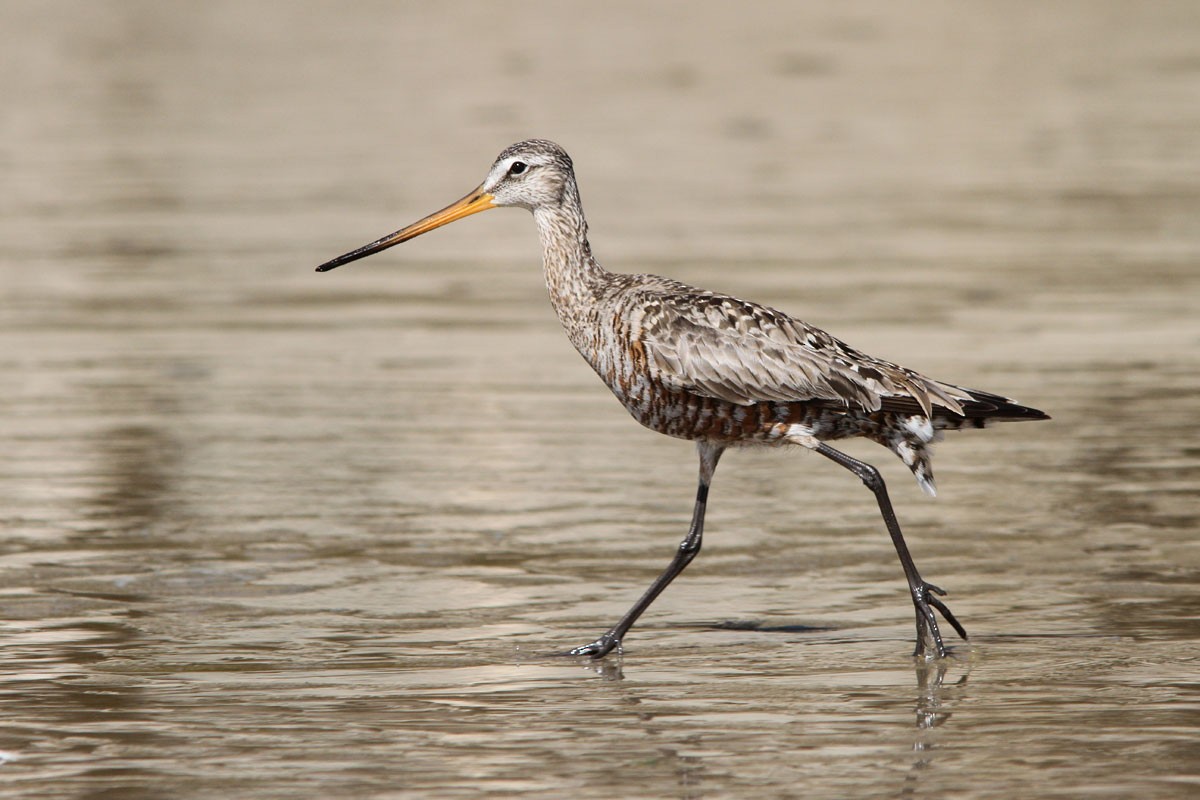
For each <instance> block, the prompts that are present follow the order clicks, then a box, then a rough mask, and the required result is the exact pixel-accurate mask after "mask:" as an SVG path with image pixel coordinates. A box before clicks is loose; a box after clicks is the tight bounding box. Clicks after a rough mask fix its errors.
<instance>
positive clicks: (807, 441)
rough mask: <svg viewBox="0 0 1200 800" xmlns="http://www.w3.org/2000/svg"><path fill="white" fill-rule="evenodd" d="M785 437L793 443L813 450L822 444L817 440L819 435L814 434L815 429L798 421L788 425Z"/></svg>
mask: <svg viewBox="0 0 1200 800" xmlns="http://www.w3.org/2000/svg"><path fill="white" fill-rule="evenodd" d="M784 438H785V439H787V440H788V441H789V442H791V443H793V444H799V445H804V446H805V447H807V448H809V449H811V450H816V449H817V445H818V444H820V442H818V441H817V437H815V436H813V429H812V428H810V427H808V426H807V425H801V424H800V423H798V422H794V423H792V424H791V425H788V426H787V433H785V434H784Z"/></svg>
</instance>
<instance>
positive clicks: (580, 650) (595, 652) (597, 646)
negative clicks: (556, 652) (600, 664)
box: [567, 631, 621, 659]
mask: <svg viewBox="0 0 1200 800" xmlns="http://www.w3.org/2000/svg"><path fill="white" fill-rule="evenodd" d="M614 648H615V649H616V651H617V653H620V652H621V640H620V639H618V638H617V637H616V636H614V635H613V632H612V631H609V632H608V633H606V634H604V635H603V636H601V637H600V638H599V639H597V640H596V641H594V642H592V643H590V644H585V645H583V646H581V647H576V648H575V649H574V650H571V651H569V652H568V653H567V655H569V656H587V657H588V658H591V659H601V658H604V657H605V656H606V655H608V654H609V653H611V652H612V651H613V649H614Z"/></svg>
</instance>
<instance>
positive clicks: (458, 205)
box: [317, 187, 496, 272]
mask: <svg viewBox="0 0 1200 800" xmlns="http://www.w3.org/2000/svg"><path fill="white" fill-rule="evenodd" d="M494 199H495V198H494V197H493V196H492V195H491V194H489V193H487V192H485V191H483V188H482V187H480V188H478V189H476V190H475V191H473V192H471V193H470V194H468V195H467V196H466V197H464V198H462V199H461V200H456V201H454V202H453V203H451V204H450V205H448V206H446V207H445V208H443V209H442V210H441V211H435V212H434V213H432V214H430V215H429V216H428V217H425V218H424V219H421V220H417V221H416V222H414V223H413V224H412V225H409V226H408V227H407V228H401V229H400V230H398V231H396V232H395V233H389V234H388V235H387V236H384V237H383V238H382V239H377V240H376V241H374V242H371V243H370V244H365V245H363V246H362V247H360V248H358V249H357V250H351V251H350V252H349V253H346V254H345V255H340V256H338V257H337V258H334V259H331V260H329V261H326V262H325V263H324V264H322V265H321V266H319V267H317V272H328V271H329V270H331V269H334V268H336V267H340V266H342V265H343V264H349V263H350V262H351V261H358V260H359V259H360V258H366V257H367V256H369V255H371V254H372V253H378V252H379V251H380V250H386V249H388V248H389V247H392V246H394V245H398V244H400V243H401V242H407V241H408V240H409V239H412V238H414V237H417V236H420V235H421V234H422V233H427V232H429V231H431V230H433V229H434V228H440V227H442V226H443V225H446V224H448V223H451V222H454V220H456V219H462V218H463V217H469V216H470V215H472V214H478V213H479V212H480V211H487V210H488V209H489V208H496V205H495V204H494V203H493V202H492V201H493V200H494Z"/></svg>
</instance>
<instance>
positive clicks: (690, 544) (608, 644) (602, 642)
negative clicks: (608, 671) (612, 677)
mask: <svg viewBox="0 0 1200 800" xmlns="http://www.w3.org/2000/svg"><path fill="white" fill-rule="evenodd" d="M696 449H697V450H699V452H700V485H699V486H698V487H697V489H696V507H695V509H694V510H693V511H692V524H691V526H690V527H689V528H688V533H687V536H685V537H684V539H683V541H682V542H680V543H679V547H678V549H676V551H675V557H674V558H672V559H671V563H670V564H669V565H667V568H666V570H665V571H664V572H663V574H661V575H659V576H658V578H657V579H656V580H655V581H654V583H652V584H650V588H649V589H647V590H646V593H645V594H643V595H642V597H641V599H640V600H638V601H637V602H636V603H634V604H633V608H631V609H629V611H627V612H625V616H623V617H621V620H620V621H619V622H618V623H617V624H616V625H614V626H613V627H612V628H610V629H609V630H608V631H607V632H605V633H604V635H603V636H601V637H600V638H599V639H597V640H596V641H594V642H592V643H590V644H585V645H583V646H582V647H576V648H575V649H574V650H572V651H571V652H570V653H568V655H572V656H591V657H592V658H603V657H604V656H606V655H608V653H609V652H611V651H612V649H613V648H614V647H620V646H621V640H622V639H624V638H625V634H626V633H628V631H629V629H630V628H631V627H633V623H635V622H637V619H638V617H640V616H641V615H642V612H643V611H645V610H646V609H647V608H649V607H650V604H651V603H653V602H654V599H655V598H656V597H658V596H659V595H660V594H662V591H663V589H666V588H667V585H668V584H669V583H670V582H671V581H673V580H675V577H676V576H677V575H678V574H679V573H681V572H683V570H684V568H685V567H687V565H688V564H690V563H692V559H694V558H695V557H696V554H697V553H699V552H700V544H701V540H702V539H703V538H704V508H705V506H706V505H707V503H708V486H709V484H710V483H712V476H713V472H714V471H715V470H716V468H717V461H718V460H719V459H720V458H721V453H723V452H724V451H725V448H723V447H718V446H717V445H714V444H709V443H708V442H697V444H696Z"/></svg>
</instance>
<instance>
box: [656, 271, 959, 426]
mask: <svg viewBox="0 0 1200 800" xmlns="http://www.w3.org/2000/svg"><path fill="white" fill-rule="evenodd" d="M681 289H685V290H686V291H680V290H681ZM636 302H638V303H639V305H640V306H641V308H640V312H641V313H639V314H637V315H636V316H637V317H638V318H639V319H640V321H641V324H640V326H639V329H638V330H637V331H636V332H635V335H637V336H638V337H639V338H640V340H641V343H642V345H643V347H644V348H645V351H646V354H647V356H648V357H649V360H650V362H651V363H652V365H653V367H654V368H655V369H656V371H657V373H658V377H659V379H660V380H663V381H664V382H666V383H667V384H668V385H670V386H672V387H674V388H677V389H685V390H687V391H690V392H692V393H694V394H699V395H703V396H707V397H713V398H717V399H720V400H725V401H727V402H730V403H736V404H738V405H750V404H752V403H756V402H761V401H781V402H802V401H819V400H824V401H831V402H834V403H838V404H841V405H844V406H847V407H854V408H859V409H863V410H866V411H876V410H878V409H880V408H881V407H883V406H887V405H891V401H892V400H893V399H894V400H896V401H900V404H901V405H906V404H907V403H905V402H904V401H909V402H912V401H915V404H916V405H917V407H919V408H920V410H921V412H922V413H924V415H925V416H929V415H930V414H931V413H932V406H933V405H934V404H936V405H939V406H942V407H943V408H946V409H948V410H950V411H951V412H953V413H956V414H961V413H962V407H961V405H960V402H959V401H963V400H969V399H971V396H970V395H968V394H966V393H965V392H964V390H962V389H959V388H958V387H956V386H952V385H950V384H945V383H941V382H938V381H934V380H932V379H930V378H926V377H924V376H922V375H920V374H918V373H916V372H913V371H912V370H908V369H905V368H903V367H900V366H897V365H896V364H893V363H891V362H888V361H882V360H879V359H875V358H872V357H870V356H867V355H866V354H864V353H861V352H859V351H857V350H855V349H854V348H852V347H850V346H849V345H847V344H845V343H844V342H842V341H840V340H839V339H836V338H834V337H833V336H830V335H829V334H828V333H826V332H825V331H823V330H821V329H819V328H815V327H813V326H811V325H809V324H807V323H805V322H802V321H800V320H798V319H795V318H793V317H789V316H788V315H786V314H784V313H782V312H779V311H776V310H774V309H772V308H768V307H766V306H760V305H757V304H755V303H748V302H746V301H743V300H738V299H737V298H734V297H729V296H725V295H717V294H711V293H708V292H703V291H700V290H693V289H691V288H690V287H684V286H683V285H682V284H680V285H672V286H670V287H664V290H658V291H647V292H643V293H639V297H638V299H637V301H636Z"/></svg>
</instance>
